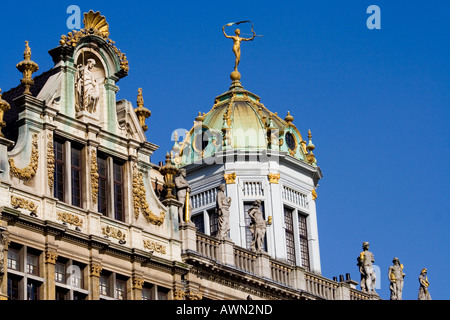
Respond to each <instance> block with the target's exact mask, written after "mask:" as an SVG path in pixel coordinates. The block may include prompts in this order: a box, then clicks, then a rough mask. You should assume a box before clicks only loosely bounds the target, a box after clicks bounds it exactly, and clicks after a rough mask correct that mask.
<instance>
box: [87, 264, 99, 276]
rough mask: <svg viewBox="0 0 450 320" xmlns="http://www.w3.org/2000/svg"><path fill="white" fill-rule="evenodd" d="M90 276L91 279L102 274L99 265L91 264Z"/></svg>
mask: <svg viewBox="0 0 450 320" xmlns="http://www.w3.org/2000/svg"><path fill="white" fill-rule="evenodd" d="M89 269H90V270H89V271H90V276H91V277H100V273H101V272H102V266H101V265H99V264H95V263H94V264H91V265H90V268H89Z"/></svg>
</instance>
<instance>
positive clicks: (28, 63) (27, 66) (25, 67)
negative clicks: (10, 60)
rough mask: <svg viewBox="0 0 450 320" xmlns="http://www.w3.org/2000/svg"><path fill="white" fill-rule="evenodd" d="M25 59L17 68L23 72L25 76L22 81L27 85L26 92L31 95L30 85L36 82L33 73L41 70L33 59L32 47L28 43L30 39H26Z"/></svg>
mask: <svg viewBox="0 0 450 320" xmlns="http://www.w3.org/2000/svg"><path fill="white" fill-rule="evenodd" d="M23 59H24V60H23V61H21V62H19V63H18V64H17V65H16V68H17V70H19V71H20V72H22V74H23V78H22V79H20V83H21V84H23V86H24V87H25V90H24V92H23V93H24V94H29V95H31V92H30V87H31V86H32V85H33V84H34V80H33V78H31V76H32V74H33V73H35V72H36V71H38V70H39V66H38V64H37V63H36V62H34V61H32V60H31V49H30V46H29V45H28V41H25V51H24V52H23Z"/></svg>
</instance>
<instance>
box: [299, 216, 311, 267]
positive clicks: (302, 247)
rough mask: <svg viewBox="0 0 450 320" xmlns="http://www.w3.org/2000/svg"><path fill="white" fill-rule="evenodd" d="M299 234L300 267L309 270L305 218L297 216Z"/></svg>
mask: <svg viewBox="0 0 450 320" xmlns="http://www.w3.org/2000/svg"><path fill="white" fill-rule="evenodd" d="M298 221H299V223H298V224H299V226H298V229H299V234H300V252H301V255H302V266H303V267H304V268H305V269H306V270H309V250H308V230H307V225H306V216H304V215H302V214H299V215H298Z"/></svg>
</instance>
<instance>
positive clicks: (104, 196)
mask: <svg viewBox="0 0 450 320" xmlns="http://www.w3.org/2000/svg"><path fill="white" fill-rule="evenodd" d="M97 165H98V199H97V201H98V212H99V213H101V214H103V215H105V216H106V215H107V214H108V170H107V162H106V159H103V158H100V157H98V158H97Z"/></svg>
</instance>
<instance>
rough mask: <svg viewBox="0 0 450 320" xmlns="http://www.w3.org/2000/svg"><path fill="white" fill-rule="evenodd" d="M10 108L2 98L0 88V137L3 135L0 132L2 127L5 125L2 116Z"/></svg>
mask: <svg viewBox="0 0 450 320" xmlns="http://www.w3.org/2000/svg"><path fill="white" fill-rule="evenodd" d="M9 109H11V106H10V105H9V103H8V102H7V101H6V100H3V99H2V89H0V137H4V136H5V135H4V134H3V132H2V129H3V128H4V127H5V126H6V122H5V121H3V117H4V115H5V112H6V111H8V110H9Z"/></svg>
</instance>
